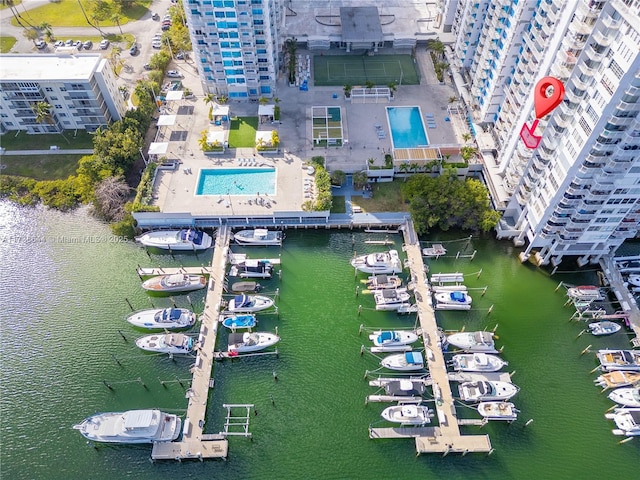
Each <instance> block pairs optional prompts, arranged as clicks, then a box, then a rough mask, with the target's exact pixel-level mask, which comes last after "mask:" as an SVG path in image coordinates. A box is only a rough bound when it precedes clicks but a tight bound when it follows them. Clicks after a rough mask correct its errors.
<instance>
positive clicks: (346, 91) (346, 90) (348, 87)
mask: <svg viewBox="0 0 640 480" xmlns="http://www.w3.org/2000/svg"><path fill="white" fill-rule="evenodd" d="M352 89H353V86H351V85H349V84H348V83H345V84H344V86H343V87H342V90H343V91H344V96H345V97H346V98H349V97H350V96H351V90H352Z"/></svg>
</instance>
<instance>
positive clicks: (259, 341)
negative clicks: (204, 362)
mask: <svg viewBox="0 0 640 480" xmlns="http://www.w3.org/2000/svg"><path fill="white" fill-rule="evenodd" d="M279 341H280V337H279V336H278V335H276V334H274V333H269V332H253V333H251V332H244V333H230V334H229V346H228V348H227V351H228V352H229V353H232V352H235V353H248V352H257V351H259V350H264V349H265V348H268V347H271V346H273V345H275V344H276V343H278V342H279Z"/></svg>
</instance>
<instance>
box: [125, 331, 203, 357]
mask: <svg viewBox="0 0 640 480" xmlns="http://www.w3.org/2000/svg"><path fill="white" fill-rule="evenodd" d="M136 345H137V346H138V347H139V348H141V349H142V350H146V351H148V352H155V353H170V354H180V353H191V352H192V350H193V346H194V345H193V338H191V337H189V336H188V335H185V334H183V333H165V334H156V335H146V336H144V337H140V338H138V339H137V340H136Z"/></svg>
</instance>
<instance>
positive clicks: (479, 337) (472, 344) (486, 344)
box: [445, 330, 498, 353]
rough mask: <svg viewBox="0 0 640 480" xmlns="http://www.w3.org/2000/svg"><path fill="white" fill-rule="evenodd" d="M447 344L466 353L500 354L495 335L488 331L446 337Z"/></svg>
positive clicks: (453, 334)
mask: <svg viewBox="0 0 640 480" xmlns="http://www.w3.org/2000/svg"><path fill="white" fill-rule="evenodd" d="M445 340H446V343H448V344H449V345H453V346H454V347H457V348H459V349H460V350H463V351H465V352H484V353H498V351H497V350H496V347H495V344H494V342H493V333H492V332H487V331H484V330H482V331H479V332H458V333H452V334H451V335H447V336H446V337H445Z"/></svg>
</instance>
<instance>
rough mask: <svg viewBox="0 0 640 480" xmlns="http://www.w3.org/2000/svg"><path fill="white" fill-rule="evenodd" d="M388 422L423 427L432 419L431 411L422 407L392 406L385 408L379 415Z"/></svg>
mask: <svg viewBox="0 0 640 480" xmlns="http://www.w3.org/2000/svg"><path fill="white" fill-rule="evenodd" d="M380 416H381V417H382V418H384V419H385V420H386V421H388V422H393V423H401V424H405V425H424V424H425V423H430V422H431V419H432V418H433V410H431V409H429V408H428V407H425V406H424V405H406V404H400V405H394V406H392V407H387V408H385V409H384V410H383V411H382V413H381V414H380Z"/></svg>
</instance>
